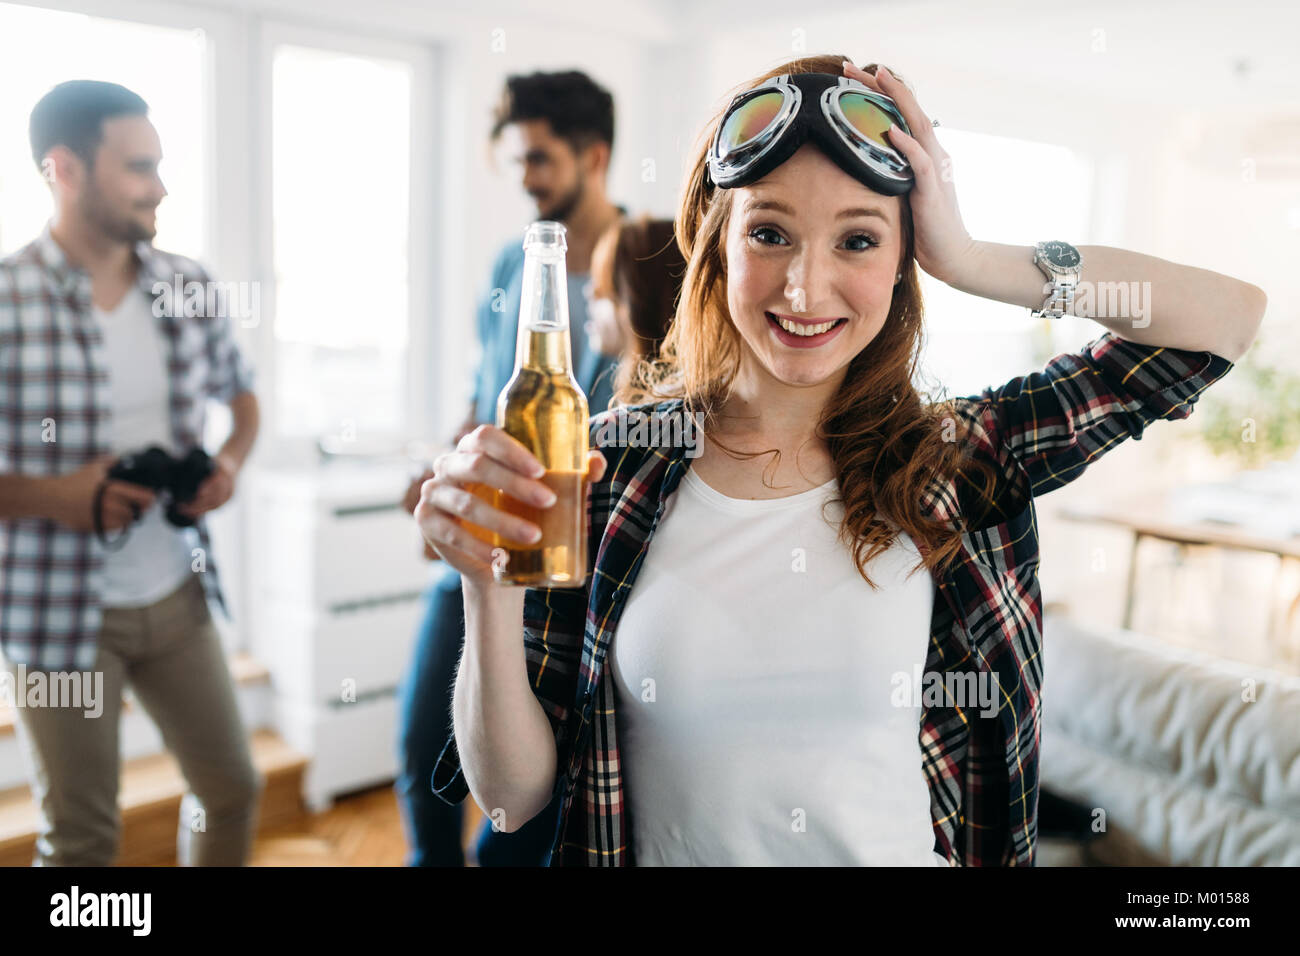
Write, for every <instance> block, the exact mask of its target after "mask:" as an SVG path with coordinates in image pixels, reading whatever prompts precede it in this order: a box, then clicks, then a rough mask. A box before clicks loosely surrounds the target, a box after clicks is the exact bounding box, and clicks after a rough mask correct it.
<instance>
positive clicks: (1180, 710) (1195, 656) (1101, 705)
mask: <svg viewBox="0 0 1300 956" xmlns="http://www.w3.org/2000/svg"><path fill="white" fill-rule="evenodd" d="M1043 630H1044V642H1043V667H1044V684H1043V695H1042V700H1043V724H1042V740H1041V746H1042V751H1041V763H1040V785H1041V787H1042V789H1043V790H1045V791H1048V792H1050V793H1051V794H1055V795H1057V796H1060V797H1064V798H1065V799H1067V800H1069V801H1072V802H1074V803H1077V804H1080V805H1081V806H1082V807H1083V808H1086V810H1087V811H1088V815H1089V816H1091V815H1092V814H1093V813H1094V812H1095V811H1096V810H1098V809H1099V810H1104V811H1105V819H1104V822H1105V829H1104V831H1103V832H1099V833H1096V834H1095V835H1093V836H1092V838H1091V839H1088V840H1086V841H1071V840H1063V839H1050V838H1048V839H1043V840H1040V848H1039V859H1038V863H1039V865H1040V866H1054V865H1072V864H1073V865H1093V866H1107V865H1118V866H1129V865H1138V866H1161V865H1167V866H1297V865H1300V677H1294V676H1291V675H1286V674H1282V673H1279V672H1277V671H1270V670H1265V669H1262V668H1259V667H1252V666H1250V665H1247V664H1239V663H1235V662H1231V661H1226V660H1223V659H1221V658H1217V657H1211V656H1209V655H1206V654H1203V653H1198V652H1195V651H1191V650H1186V649H1182V648H1178V647H1174V646H1171V645H1169V644H1166V643H1164V642H1160V641H1156V640H1154V639H1152V638H1150V637H1146V636H1143V635H1141V634H1137V633H1134V632H1132V631H1124V630H1115V631H1108V632H1103V631H1098V630H1091V629H1088V628H1085V627H1082V626H1080V625H1079V624H1077V623H1075V622H1073V621H1071V620H1069V619H1067V618H1065V617H1063V616H1060V615H1059V614H1049V615H1047V616H1046V617H1045V619H1044V628H1043ZM1252 689H1253V694H1254V698H1255V699H1254V700H1253V701H1251V702H1247V701H1245V700H1243V696H1244V695H1245V694H1246V693H1247V692H1248V691H1252Z"/></svg>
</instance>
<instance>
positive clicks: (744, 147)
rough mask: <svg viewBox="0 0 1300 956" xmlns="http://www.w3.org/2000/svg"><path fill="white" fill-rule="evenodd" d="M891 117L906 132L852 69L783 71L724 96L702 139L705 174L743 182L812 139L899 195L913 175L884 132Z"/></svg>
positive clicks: (899, 117)
mask: <svg viewBox="0 0 1300 956" xmlns="http://www.w3.org/2000/svg"><path fill="white" fill-rule="evenodd" d="M891 123H893V124H895V125H897V126H899V127H901V128H902V130H903V131H904V132H905V133H908V134H909V135H910V134H911V132H912V131H911V129H910V128H908V125H907V121H906V120H904V119H903V114H902V113H900V112H899V110H898V107H897V106H896V105H895V104H894V101H893V100H891V99H890V98H889V97H888V96H885V95H884V94H882V93H877V92H876V91H875V90H872V89H869V88H868V87H867V86H866V85H864V84H863V83H861V82H860V81H858V80H855V79H853V78H852V77H848V76H836V75H835V74H833V73H783V74H781V75H780V76H774V77H772V78H771V79H769V80H766V81H765V82H763V83H761V84H760V85H758V86H756V87H754V88H753V89H752V90H746V91H745V92H744V93H741V94H740V95H739V96H737V97H736V98H735V99H733V100H732V101H731V105H730V106H728V107H727V109H726V112H725V113H724V114H723V117H722V122H720V123H719V124H718V129H717V132H716V133H715V134H714V136H713V143H712V144H711V145H710V147H709V154H708V178H709V180H710V181H712V182H713V183H714V184H715V185H717V186H718V187H720V188H722V189H735V188H736V187H738V186H747V185H749V184H750V183H752V182H754V181H755V180H758V179H761V178H762V177H763V176H766V175H767V174H768V173H769V172H771V171H772V170H773V169H776V167H778V166H780V165H781V164H782V163H784V162H785V161H786V160H787V159H789V158H790V157H791V156H793V155H794V152H795V150H797V149H798V148H799V147H800V146H802V145H803V144H804V143H805V142H808V141H812V142H814V143H816V144H817V145H818V146H820V147H821V149H822V151H823V152H824V153H825V154H826V155H827V156H828V157H830V158H831V159H832V160H833V161H834V162H835V163H836V165H838V166H839V167H840V168H841V169H843V170H844V171H845V172H846V173H848V174H849V175H850V176H852V177H853V178H854V179H857V180H858V181H859V182H861V183H863V184H864V185H866V186H868V187H870V188H871V189H874V190H875V191H876V192H878V193H881V194H883V195H886V196H898V195H901V194H903V193H906V192H908V191H909V190H911V188H912V186H913V185H914V184H915V178H914V177H913V174H912V167H911V166H910V165H909V164H908V162H907V159H906V158H905V157H904V156H903V154H902V153H900V152H899V151H898V150H896V149H895V148H894V147H893V146H892V145H890V143H889V141H888V139H887V138H886V136H885V130H887V129H888V128H889V125H890V124H891Z"/></svg>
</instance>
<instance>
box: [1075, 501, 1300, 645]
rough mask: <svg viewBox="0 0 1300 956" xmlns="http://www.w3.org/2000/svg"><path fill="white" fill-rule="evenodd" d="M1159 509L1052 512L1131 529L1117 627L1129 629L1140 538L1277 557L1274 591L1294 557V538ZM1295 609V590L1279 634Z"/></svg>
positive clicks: (1273, 615) (1299, 544) (1273, 624)
mask: <svg viewBox="0 0 1300 956" xmlns="http://www.w3.org/2000/svg"><path fill="white" fill-rule="evenodd" d="M1163 511H1164V508H1163V506H1162V505H1161V504H1159V503H1157V502H1152V503H1150V504H1149V505H1145V504H1144V505H1135V504H1127V505H1114V506H1067V507H1065V508H1061V509H1059V510H1058V511H1056V512H1055V513H1056V514H1057V515H1059V516H1060V517H1062V518H1064V519H1066V520H1067V521H1077V522H1080V523H1086V524H1100V525H1109V526H1111V527H1115V528H1122V529H1124V530H1125V531H1128V532H1130V533H1132V535H1133V542H1132V545H1131V546H1130V549H1129V568H1128V580H1127V582H1126V584H1125V594H1124V623H1123V626H1124V627H1125V628H1130V627H1131V626H1132V623H1133V605H1134V603H1135V601H1136V598H1137V567H1138V562H1137V556H1138V548H1139V546H1140V545H1141V543H1142V541H1143V540H1144V539H1147V538H1152V539H1155V540H1158V541H1167V542H1169V543H1171V544H1175V545H1178V546H1179V547H1180V548H1183V549H1186V548H1187V547H1189V546H1192V545H1207V546H1210V547H1216V548H1226V549H1230V550H1235V551H1254V552H1258V553H1262V554H1275V555H1277V557H1278V564H1277V573H1276V575H1275V576H1274V579H1273V591H1274V593H1276V591H1277V587H1278V583H1279V581H1280V580H1281V577H1282V573H1283V571H1284V570H1285V569H1286V565H1287V562H1288V561H1300V536H1290V537H1287V536H1282V535H1276V536H1275V535H1261V534H1258V533H1255V532H1251V531H1247V530H1245V529H1243V528H1239V527H1236V526H1234V525H1229V524H1222V523H1219V522H1214V521H1179V520H1176V519H1172V518H1169V517H1168V516H1167V515H1165V514H1164V513H1163ZM1277 604H1278V602H1277V601H1276V600H1274V601H1271V602H1270V603H1269V616H1268V635H1269V638H1270V639H1271V638H1273V637H1274V636H1275V635H1276V634H1277V629H1278V620H1277ZM1298 612H1300V594H1297V595H1296V596H1295V597H1294V598H1293V599H1292V601H1291V604H1290V607H1289V608H1288V609H1287V612H1286V617H1285V619H1284V620H1283V621H1282V627H1283V630H1284V633H1289V631H1290V627H1291V622H1292V621H1293V620H1294V619H1295V616H1296V614H1297V613H1298Z"/></svg>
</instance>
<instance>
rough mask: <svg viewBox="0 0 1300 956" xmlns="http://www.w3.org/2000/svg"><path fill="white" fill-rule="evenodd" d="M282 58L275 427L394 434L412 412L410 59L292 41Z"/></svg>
mask: <svg viewBox="0 0 1300 956" xmlns="http://www.w3.org/2000/svg"><path fill="white" fill-rule="evenodd" d="M272 64H273V65H272V130H273V133H272V147H271V151H272V210H273V217H274V218H273V224H272V229H273V235H274V240H273V254H274V262H275V282H276V308H275V343H276V411H277V415H278V418H279V431H280V432H281V433H282V434H286V435H298V436H302V435H334V436H340V437H343V438H345V439H346V438H347V437H349V435H351V436H354V437H357V438H365V437H372V436H375V435H377V434H378V435H383V434H392V433H395V432H398V431H400V430H401V429H402V428H403V426H404V424H405V421H406V416H405V397H406V384H407V383H406V378H407V371H406V362H407V331H408V328H409V322H410V289H409V284H408V283H409V268H410V263H409V246H410V211H409V210H410V191H411V190H410V185H411V169H410V155H411V150H410V143H411V140H410V136H411V130H410V123H411V86H412V70H411V66H410V64H409V63H407V62H404V61H401V60H393V59H385V58H380V57H374V56H359V55H354V54H351V53H343V52H336V51H332V50H323V49H314V48H309V47H304V46H297V45H291V44H281V45H278V46H276V47H275V49H274V53H273V56H272Z"/></svg>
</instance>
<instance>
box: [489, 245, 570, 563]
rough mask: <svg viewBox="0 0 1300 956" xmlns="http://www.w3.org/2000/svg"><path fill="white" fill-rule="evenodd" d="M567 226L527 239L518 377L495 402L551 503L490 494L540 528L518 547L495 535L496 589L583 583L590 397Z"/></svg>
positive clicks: (503, 507) (501, 506)
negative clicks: (576, 340) (580, 354)
mask: <svg viewBox="0 0 1300 956" xmlns="http://www.w3.org/2000/svg"><path fill="white" fill-rule="evenodd" d="M567 248H568V245H567V243H566V241H565V230H564V226H563V225H561V224H560V223H558V222H550V221H546V220H543V221H541V222H535V223H533V224H532V225H531V226H529V227H528V231H527V232H526V233H525V235H524V276H523V290H522V299H521V302H520V307H519V338H518V341H517V345H516V348H515V373H514V375H513V376H512V377H511V379H510V381H509V382H507V383H506V387H505V388H504V389H502V391H501V394H500V395H499V396H498V397H497V421H496V424H497V427H498V428H500V429H502V430H503V431H505V432H506V433H507V434H509V435H511V436H512V437H513V438H515V439H517V440H518V441H519V442H520V443H521V444H523V446H524V447H525V448H527V449H528V450H529V451H530V452H532V454H533V455H534V456H535V457H536V458H537V460H538V461H540V462H541V463H542V465H543V466H544V467H545V468H546V474H545V475H543V476H542V477H541V479H539V480H540V481H541V482H542V483H544V484H545V485H547V486H548V487H549V488H550V489H551V490H552V491H554V492H555V498H556V500H555V504H553V505H551V506H550V507H549V508H538V507H536V506H534V505H532V504H527V503H525V502H522V501H519V500H518V499H517V498H514V497H512V496H510V495H507V494H506V493H505V492H503V491H500V490H494V491H495V504H496V507H497V508H499V509H501V510H502V511H508V512H510V513H511V514H514V515H518V516H519V517H521V518H523V519H524V520H526V521H531V522H532V523H533V524H535V525H537V526H538V527H539V528H541V529H542V537H541V540H539V541H537V542H536V543H535V544H531V543H522V542H518V541H513V540H510V539H507V538H503V537H501V536H500V535H494V538H495V539H496V540H495V541H494V542H493V544H494V546H495V547H497V548H500V549H502V552H504V553H501V552H498V554H497V557H496V559H495V560H494V561H493V577H494V579H495V580H496V581H497V583H499V584H511V585H517V586H524V587H552V588H553V587H582V585H583V584H584V583H585V582H586V579H587V522H586V487H585V481H586V478H587V434H588V433H587V428H588V426H587V416H588V411H587V396H586V395H584V394H583V391H582V389H581V388H580V387H579V386H578V383H577V380H575V379H574V377H573V351H572V347H571V345H570V342H569V285H568V277H567V275H566V272H565V252H566V250H567Z"/></svg>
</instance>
